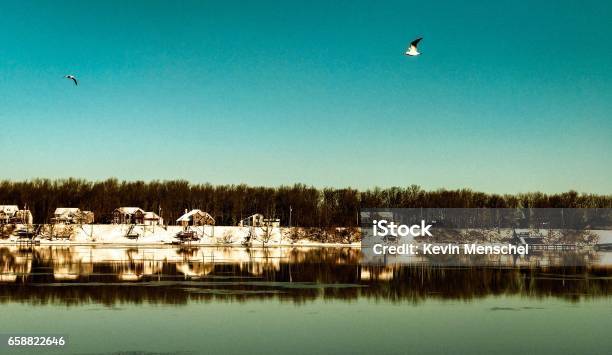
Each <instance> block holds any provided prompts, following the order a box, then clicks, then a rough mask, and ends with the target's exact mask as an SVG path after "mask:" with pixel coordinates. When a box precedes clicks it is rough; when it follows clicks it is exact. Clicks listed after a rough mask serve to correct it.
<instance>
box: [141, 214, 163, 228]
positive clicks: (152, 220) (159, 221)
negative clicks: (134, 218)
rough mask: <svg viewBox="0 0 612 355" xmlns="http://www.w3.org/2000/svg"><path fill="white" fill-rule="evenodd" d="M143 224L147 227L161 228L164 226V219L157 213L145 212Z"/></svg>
mask: <svg viewBox="0 0 612 355" xmlns="http://www.w3.org/2000/svg"><path fill="white" fill-rule="evenodd" d="M142 224H144V225H145V226H161V225H163V224H164V219H163V218H161V217H160V216H158V215H157V213H155V212H145V213H144V215H143V222H142Z"/></svg>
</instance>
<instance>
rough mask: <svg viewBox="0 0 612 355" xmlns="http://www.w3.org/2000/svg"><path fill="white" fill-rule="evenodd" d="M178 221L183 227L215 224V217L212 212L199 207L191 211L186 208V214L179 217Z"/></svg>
mask: <svg viewBox="0 0 612 355" xmlns="http://www.w3.org/2000/svg"><path fill="white" fill-rule="evenodd" d="M176 222H177V223H178V224H180V225H181V226H183V227H187V226H204V225H213V226H214V225H215V219H214V218H213V217H212V216H211V215H210V214H208V213H207V212H204V211H202V210H198V209H195V210H191V211H189V212H187V210H185V214H183V215H182V216H181V217H179V219H177V220H176Z"/></svg>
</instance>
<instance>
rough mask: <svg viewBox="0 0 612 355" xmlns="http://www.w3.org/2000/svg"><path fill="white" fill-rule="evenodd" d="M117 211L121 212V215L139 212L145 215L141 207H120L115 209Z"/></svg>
mask: <svg viewBox="0 0 612 355" xmlns="http://www.w3.org/2000/svg"><path fill="white" fill-rule="evenodd" d="M115 211H119V212H120V213H123V214H134V213H136V212H138V211H140V212H142V213H144V210H143V209H142V208H140V207H119V208H117V209H115Z"/></svg>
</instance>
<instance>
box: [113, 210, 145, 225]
mask: <svg viewBox="0 0 612 355" xmlns="http://www.w3.org/2000/svg"><path fill="white" fill-rule="evenodd" d="M144 214H145V211H144V210H143V209H142V208H140V207H119V208H116V209H115V210H114V211H113V223H115V224H143V223H144Z"/></svg>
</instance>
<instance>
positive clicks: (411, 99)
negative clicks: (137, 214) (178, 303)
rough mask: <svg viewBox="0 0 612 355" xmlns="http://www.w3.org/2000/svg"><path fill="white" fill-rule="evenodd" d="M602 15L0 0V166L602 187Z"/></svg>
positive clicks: (593, 5) (608, 110)
mask: <svg viewBox="0 0 612 355" xmlns="http://www.w3.org/2000/svg"><path fill="white" fill-rule="evenodd" d="M611 15H612V2H610V1H588V0H587V1H580V2H576V1H538V2H535V3H532V2H530V3H527V2H517V1H467V2H466V1H444V2H441V1H440V2H429V1H414V2H410V1H382V2H379V1H335V2H329V1H261V0H260V1H214V2H213V1H150V0H149V1H134V0H131V1H36V2H31V1H2V2H0V147H1V148H0V179H11V180H23V179H32V178H37V177H41V178H66V177H79V178H86V179H93V180H101V179H105V178H108V177H117V178H119V179H128V180H135V179H141V180H146V181H148V180H155V179H159V180H166V179H187V180H189V181H191V182H194V183H204V182H210V183H213V184H236V183H247V184H251V185H265V186H277V185H281V184H293V183H298V182H299V183H305V184H308V185H314V186H317V187H324V186H331V187H346V186H351V187H356V188H360V189H365V188H370V187H374V186H381V187H388V186H408V185H411V184H417V185H421V186H422V187H424V188H426V189H436V188H447V189H454V188H464V187H465V188H472V189H475V190H479V191H484V192H496V193H516V192H526V191H542V192H548V193H553V192H562V191H567V190H570V189H574V190H577V191H579V192H589V193H604V194H610V193H612V178H611V176H612V154H611V152H612V60H611V59H610V58H612V46H611V45H610V37H612V22H610V16H611ZM421 36H422V37H423V38H424V39H423V40H422V41H421V43H420V44H419V50H420V51H421V52H422V55H421V56H419V57H407V56H405V55H403V53H404V51H405V49H406V47H407V44H408V43H409V42H410V41H411V40H412V39H414V38H416V37H421ZM66 74H74V75H75V76H77V78H78V79H79V86H78V87H76V86H74V85H73V84H72V83H71V82H70V81H69V80H67V79H64V78H63V76H64V75H66Z"/></svg>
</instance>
